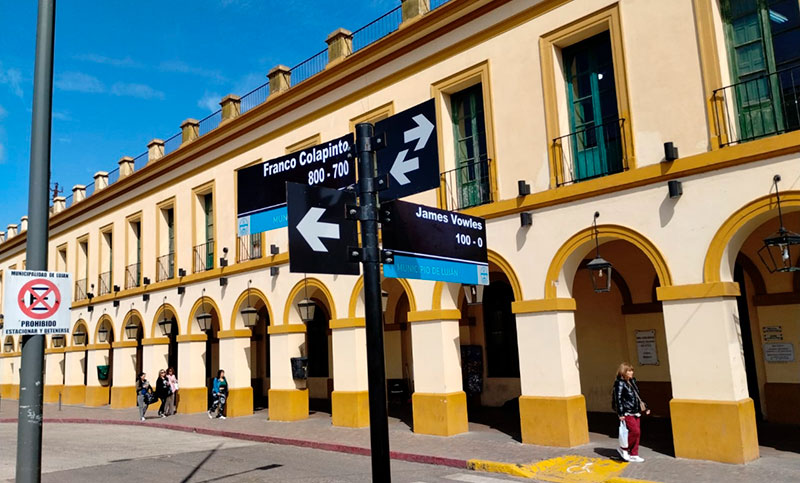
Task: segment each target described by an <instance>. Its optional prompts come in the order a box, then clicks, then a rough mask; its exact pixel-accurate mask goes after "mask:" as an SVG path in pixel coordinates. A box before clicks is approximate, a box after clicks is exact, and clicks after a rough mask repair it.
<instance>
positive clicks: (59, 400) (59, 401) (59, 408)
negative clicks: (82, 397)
mask: <svg viewBox="0 0 800 483" xmlns="http://www.w3.org/2000/svg"><path fill="white" fill-rule="evenodd" d="M58 410H59V411H61V393H58Z"/></svg>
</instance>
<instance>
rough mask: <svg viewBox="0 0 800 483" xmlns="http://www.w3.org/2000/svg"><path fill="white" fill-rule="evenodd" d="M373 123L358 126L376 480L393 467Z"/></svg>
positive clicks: (388, 477)
mask: <svg viewBox="0 0 800 483" xmlns="http://www.w3.org/2000/svg"><path fill="white" fill-rule="evenodd" d="M373 131H374V128H373V126H372V124H369V123H361V124H358V125H356V148H357V149H358V184H359V188H360V189H359V205H360V207H361V216H360V217H359V219H360V220H361V248H362V250H363V259H362V263H363V264H364V305H365V315H366V327H367V378H368V382H369V434H370V448H371V457H372V481H376V482H377V481H380V482H382V483H389V482H391V481H392V476H391V470H390V467H389V422H388V419H387V418H388V415H387V411H386V375H385V373H386V369H385V367H384V360H383V324H382V322H381V320H382V317H381V310H382V308H381V271H380V270H381V269H380V252H379V248H378V191H377V189H376V186H375V184H376V179H375V169H376V167H375V150H374V149H373Z"/></svg>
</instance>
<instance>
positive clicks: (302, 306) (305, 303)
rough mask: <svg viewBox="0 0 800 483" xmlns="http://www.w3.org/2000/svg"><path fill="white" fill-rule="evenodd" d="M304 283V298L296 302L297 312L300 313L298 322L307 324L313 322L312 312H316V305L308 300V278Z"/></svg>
mask: <svg viewBox="0 0 800 483" xmlns="http://www.w3.org/2000/svg"><path fill="white" fill-rule="evenodd" d="M304 281H305V298H304V299H303V300H301V301H299V302H297V310H298V311H299V312H300V320H302V321H303V322H305V323H309V322H311V321H312V320H314V312H315V311H316V310H317V304H315V303H314V302H313V301H312V300H311V299H310V298H308V277H306V278H305V279H304Z"/></svg>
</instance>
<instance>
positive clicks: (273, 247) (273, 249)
mask: <svg viewBox="0 0 800 483" xmlns="http://www.w3.org/2000/svg"><path fill="white" fill-rule="evenodd" d="M280 252H281V249H280V248H278V245H275V244H274V243H273V244H272V245H270V246H269V254H270V255H273V256H274V255H277V254H279V253H280Z"/></svg>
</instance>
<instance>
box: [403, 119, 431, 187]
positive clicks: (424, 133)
mask: <svg viewBox="0 0 800 483" xmlns="http://www.w3.org/2000/svg"><path fill="white" fill-rule="evenodd" d="M411 119H413V120H414V122H416V123H417V127H415V128H412V129H409V130H408V131H406V132H404V133H403V138H404V141H405V142H406V143H410V142H412V141H414V140H417V146H416V147H415V148H414V151H419V150H420V149H422V148H424V147H425V145H426V144H428V139H430V137H431V133H432V132H433V128H434V126H433V124H431V122H430V121H429V120H428V118H427V117H425V116H423V115H422V114H417V115H416V116H414V117H412V118H411ZM415 169H416V168H415ZM403 184H405V183H403Z"/></svg>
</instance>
